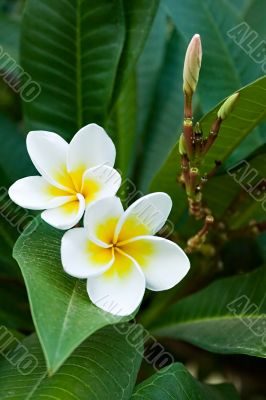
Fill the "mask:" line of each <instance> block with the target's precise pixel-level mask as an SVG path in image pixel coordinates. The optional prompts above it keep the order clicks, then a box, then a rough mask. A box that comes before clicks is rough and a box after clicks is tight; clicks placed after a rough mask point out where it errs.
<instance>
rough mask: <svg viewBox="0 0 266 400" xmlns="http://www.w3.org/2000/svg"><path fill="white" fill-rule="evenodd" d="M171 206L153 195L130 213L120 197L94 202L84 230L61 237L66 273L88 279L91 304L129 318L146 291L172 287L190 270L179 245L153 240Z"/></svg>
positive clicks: (162, 196)
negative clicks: (146, 289)
mask: <svg viewBox="0 0 266 400" xmlns="http://www.w3.org/2000/svg"><path fill="white" fill-rule="evenodd" d="M171 207H172V201H171V199H170V197H169V196H168V195H167V194H165V193H152V194H149V195H147V196H144V197H142V198H141V199H139V200H137V201H136V202H135V203H133V204H132V205H131V206H130V207H129V208H128V209H127V210H126V211H124V210H123V206H122V204H121V201H120V200H119V198H117V197H110V198H105V199H102V200H98V201H96V202H94V203H93V204H91V205H90V206H89V207H88V208H87V210H86V213H85V217H84V228H74V229H71V230H69V231H68V232H66V233H65V234H64V236H63V238H62V244H61V258H62V264H63V268H64V270H65V271H66V272H67V273H68V274H69V275H71V276H74V277H76V278H87V292H88V295H89V297H90V299H91V301H92V302H93V303H94V304H96V305H97V306H98V307H100V308H102V309H103V310H105V311H108V312H111V313H112V314H116V315H121V316H124V315H129V314H131V313H132V312H133V311H134V310H135V309H136V308H137V307H138V306H139V304H140V303H141V301H142V298H143V295H144V291H145V287H147V288H148V289H151V290H155V291H160V290H166V289H170V288H171V287H173V286H174V285H176V284H177V283H178V282H180V281H181V279H183V278H184V276H185V275H186V274H187V272H188V270H189V266H190V264H189V260H188V258H187V256H186V255H185V253H184V252H183V250H182V249H181V248H180V247H179V246H178V245H177V244H175V243H173V242H171V241H169V240H167V239H163V238H160V237H155V236H153V235H154V234H155V233H156V232H158V231H159V230H160V229H161V228H162V226H163V225H164V224H165V222H166V220H167V217H168V215H169V213H170V210H171Z"/></svg>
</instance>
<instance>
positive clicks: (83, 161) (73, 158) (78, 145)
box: [67, 124, 116, 173]
mask: <svg viewBox="0 0 266 400" xmlns="http://www.w3.org/2000/svg"><path fill="white" fill-rule="evenodd" d="M115 155H116V152H115V146H114V144H113V142H112V140H111V139H110V137H109V136H108V135H107V133H106V132H105V130H104V129H103V128H101V127H100V126H98V125H96V124H89V125H86V126H84V127H83V128H82V129H80V130H79V131H78V132H77V133H76V135H75V136H74V137H73V139H72V140H71V142H70V144H69V152H68V161H67V166H68V171H70V172H71V173H73V172H75V171H79V170H81V169H82V170H83V171H85V170H87V169H88V168H92V167H96V166H97V165H109V166H111V167H113V166H114V163H115Z"/></svg>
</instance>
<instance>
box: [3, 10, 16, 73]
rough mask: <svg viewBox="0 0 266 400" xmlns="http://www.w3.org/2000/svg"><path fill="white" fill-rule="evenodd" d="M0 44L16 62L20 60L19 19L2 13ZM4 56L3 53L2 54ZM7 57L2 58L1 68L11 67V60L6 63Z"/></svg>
mask: <svg viewBox="0 0 266 400" xmlns="http://www.w3.org/2000/svg"><path fill="white" fill-rule="evenodd" d="M0 24H1V31H0V46H1V48H2V49H3V51H4V52H5V53H7V54H8V55H9V57H11V58H12V59H13V60H14V61H15V62H18V48H19V36H20V32H19V28H20V26H19V25H20V24H19V20H18V19H15V18H13V17H11V16H10V15H6V14H3V13H0ZM1 56H2V54H1ZM6 60H7V59H6V57H4V58H2V57H1V58H0V69H4V70H8V69H10V62H8V63H6Z"/></svg>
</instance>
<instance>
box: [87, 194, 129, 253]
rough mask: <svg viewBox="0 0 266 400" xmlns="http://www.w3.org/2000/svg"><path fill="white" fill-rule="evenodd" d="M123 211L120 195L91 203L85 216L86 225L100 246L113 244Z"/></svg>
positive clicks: (90, 235) (90, 236) (91, 237)
mask: <svg viewBox="0 0 266 400" xmlns="http://www.w3.org/2000/svg"><path fill="white" fill-rule="evenodd" d="M123 212H124V210H123V206H122V203H121V201H120V199H119V198H118V197H106V198H104V199H101V200H97V201H95V202H94V203H92V204H91V205H89V206H88V208H87V210H86V212H85V217H84V226H85V228H86V230H87V232H88V236H89V238H90V239H91V240H92V241H93V242H94V243H98V244H99V245H100V246H104V247H108V246H109V245H111V244H112V243H113V237H114V231H115V228H116V224H117V221H118V220H119V218H120V217H121V215H122V214H123Z"/></svg>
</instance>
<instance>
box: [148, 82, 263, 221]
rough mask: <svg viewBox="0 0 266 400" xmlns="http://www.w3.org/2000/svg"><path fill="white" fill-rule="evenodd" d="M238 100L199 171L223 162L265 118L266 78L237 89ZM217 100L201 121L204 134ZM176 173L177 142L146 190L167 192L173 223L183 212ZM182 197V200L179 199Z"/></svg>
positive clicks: (177, 168)
mask: <svg viewBox="0 0 266 400" xmlns="http://www.w3.org/2000/svg"><path fill="white" fill-rule="evenodd" d="M239 93H240V96H239V99H238V103H237V105H236V107H235V109H234V110H233V112H232V113H231V114H230V116H229V117H228V119H227V120H226V121H225V122H224V123H223V124H222V127H221V130H220V134H219V136H218V138H217V140H216V142H215V143H214V145H213V147H212V148H211V150H210V151H209V152H208V154H207V155H206V157H205V158H204V164H203V167H202V172H208V171H210V170H211V169H212V168H213V166H214V165H215V164H214V162H215V160H220V161H222V162H225V160H226V159H227V158H228V157H229V156H230V154H231V153H232V152H233V151H234V149H235V148H236V147H237V146H238V145H239V143H240V142H241V140H243V139H244V138H245V137H246V136H247V135H248V133H249V132H251V131H252V129H253V128H254V127H255V126H256V125H258V124H259V123H260V122H261V121H262V120H263V119H265V117H266V77H263V78H261V79H258V80H256V81H255V82H253V83H251V84H250V85H248V86H246V87H244V88H243V89H241V90H239ZM221 104H222V102H220V103H219V104H218V105H217V106H216V107H215V108H214V109H213V110H212V111H210V112H209V113H208V114H207V115H205V116H204V117H203V118H202V120H201V125H202V128H203V131H204V133H205V134H207V133H208V131H209V129H210V126H211V124H212V122H213V121H214V120H215V118H216V114H217V110H218V109H219V107H220V105H221ZM177 174H180V157H179V154H178V145H175V146H174V148H173V150H172V151H171V153H170V155H169V156H168V159H167V161H166V162H165V164H164V165H163V167H162V168H161V170H160V171H159V173H158V174H157V175H156V177H155V178H154V180H153V182H152V184H151V186H150V190H151V191H157V190H162V191H165V192H167V193H168V194H169V195H170V196H171V197H172V200H173V202H174V207H173V212H172V221H173V222H176V221H177V220H178V218H179V217H180V216H181V215H182V213H183V212H184V208H185V206H184V198H185V194H184V190H183V189H182V188H181V186H180V185H178V184H177V183H176V175H177ZM182 199H183V200H182Z"/></svg>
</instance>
